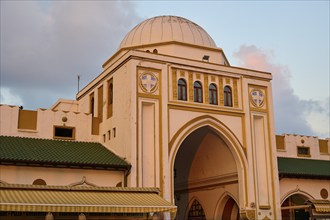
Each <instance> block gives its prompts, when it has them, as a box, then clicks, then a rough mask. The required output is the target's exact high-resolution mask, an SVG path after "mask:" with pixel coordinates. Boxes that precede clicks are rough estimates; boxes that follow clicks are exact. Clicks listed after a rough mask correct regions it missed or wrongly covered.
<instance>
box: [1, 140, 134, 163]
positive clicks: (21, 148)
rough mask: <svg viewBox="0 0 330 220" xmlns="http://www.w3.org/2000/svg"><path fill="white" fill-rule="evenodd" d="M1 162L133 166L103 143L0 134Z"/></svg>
mask: <svg viewBox="0 0 330 220" xmlns="http://www.w3.org/2000/svg"><path fill="white" fill-rule="evenodd" d="M0 143H1V145H0V161H1V163H13V164H17V163H24V164H27V165H29V164H33V163H37V164H50V165H61V166H62V165H64V166H79V167H102V168H106V169H109V168H116V169H118V168H124V169H129V167H130V165H129V164H128V163H127V162H126V161H124V160H123V159H121V158H120V157H118V156H117V155H115V154H114V153H113V152H111V151H110V150H108V149H107V148H106V147H104V146H103V145H102V144H100V143H96V142H79V141H64V140H51V139H37V138H26V137H12V136H0Z"/></svg>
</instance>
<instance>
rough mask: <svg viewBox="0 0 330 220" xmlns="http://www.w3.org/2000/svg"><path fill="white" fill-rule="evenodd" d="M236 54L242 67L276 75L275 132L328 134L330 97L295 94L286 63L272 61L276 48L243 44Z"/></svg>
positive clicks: (274, 97)
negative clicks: (308, 97)
mask: <svg viewBox="0 0 330 220" xmlns="http://www.w3.org/2000/svg"><path fill="white" fill-rule="evenodd" d="M234 57H236V58H237V59H238V61H239V66H242V67H246V68H251V69H256V70H260V71H267V72H271V73H272V74H273V81H272V88H273V100H274V112H275V128H276V133H278V134H281V133H291V134H301V135H316V136H321V137H328V136H329V123H328V122H329V101H328V99H327V101H324V102H321V101H317V100H303V99H301V98H300V97H298V96H297V95H295V94H294V90H293V88H292V86H291V84H290V70H289V68H288V67H287V66H285V65H280V64H274V63H272V61H271V60H272V59H273V58H274V53H273V51H266V50H262V49H260V48H257V47H256V46H254V45H250V46H247V45H243V46H241V47H240V48H239V50H238V51H237V52H235V53H234ZM326 103H328V104H326ZM320 122H321V123H320ZM322 122H323V123H322Z"/></svg>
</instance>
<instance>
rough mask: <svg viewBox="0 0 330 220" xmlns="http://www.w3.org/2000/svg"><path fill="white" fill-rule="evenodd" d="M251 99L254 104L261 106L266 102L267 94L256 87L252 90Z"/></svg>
mask: <svg viewBox="0 0 330 220" xmlns="http://www.w3.org/2000/svg"><path fill="white" fill-rule="evenodd" d="M251 99H252V103H253V105H255V106H256V107H258V108H260V107H261V106H262V105H263V104H264V99H265V95H264V93H263V92H262V91H261V90H259V89H254V90H252V91H251Z"/></svg>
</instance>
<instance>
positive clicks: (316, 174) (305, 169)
mask: <svg viewBox="0 0 330 220" xmlns="http://www.w3.org/2000/svg"><path fill="white" fill-rule="evenodd" d="M277 162H278V173H279V175H280V176H282V177H296V178H299V177H308V178H320V179H330V161H329V160H312V159H297V158H284V157H278V158H277Z"/></svg>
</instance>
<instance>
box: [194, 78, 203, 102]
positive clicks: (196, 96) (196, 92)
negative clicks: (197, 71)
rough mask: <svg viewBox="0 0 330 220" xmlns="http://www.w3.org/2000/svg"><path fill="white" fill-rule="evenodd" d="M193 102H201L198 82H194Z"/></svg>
mask: <svg viewBox="0 0 330 220" xmlns="http://www.w3.org/2000/svg"><path fill="white" fill-rule="evenodd" d="M194 102H200V103H202V102H203V87H202V84H201V83H200V82H198V81H195V82H194Z"/></svg>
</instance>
